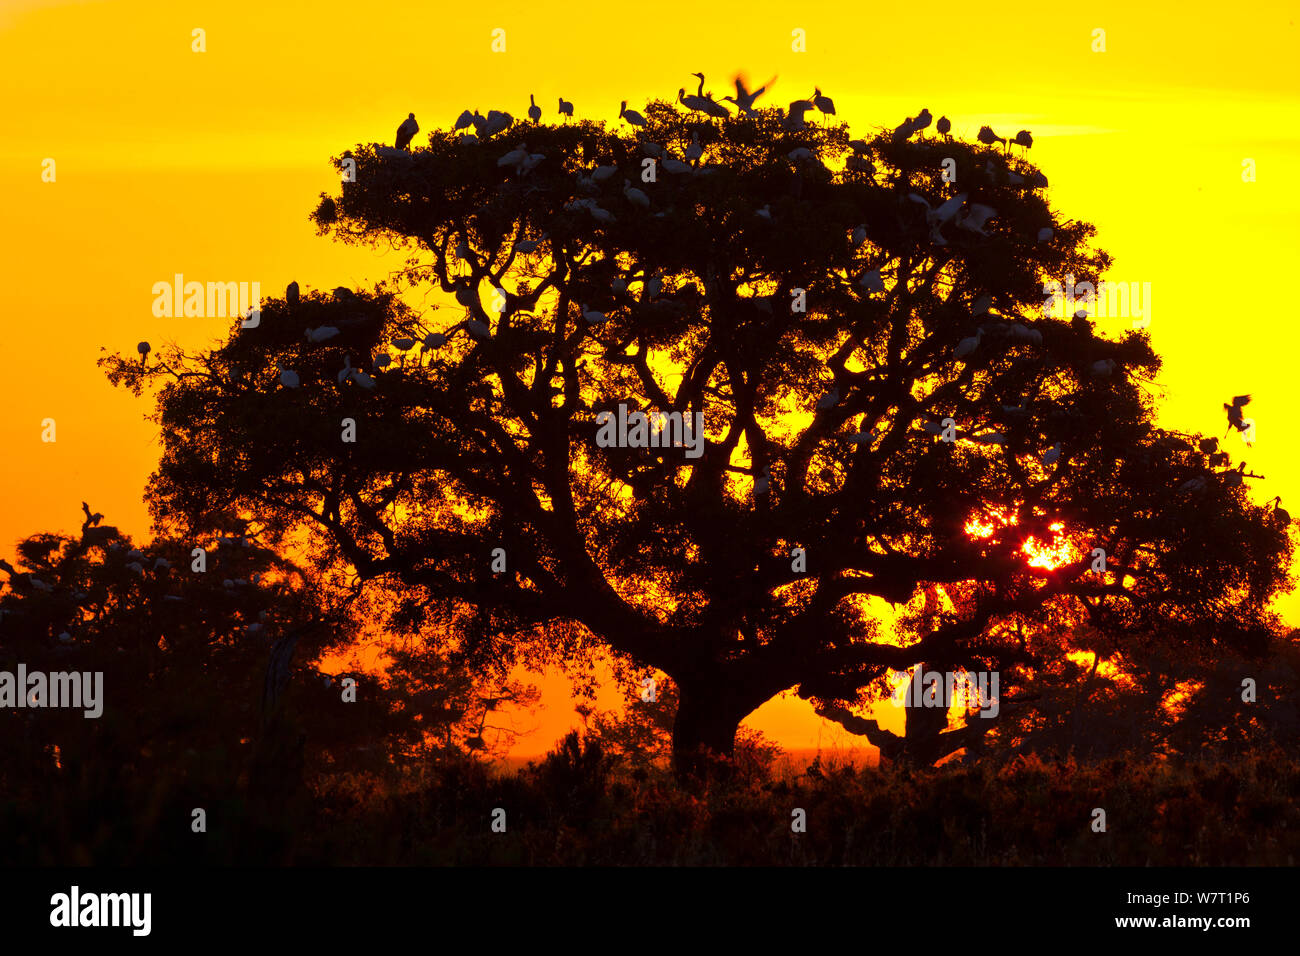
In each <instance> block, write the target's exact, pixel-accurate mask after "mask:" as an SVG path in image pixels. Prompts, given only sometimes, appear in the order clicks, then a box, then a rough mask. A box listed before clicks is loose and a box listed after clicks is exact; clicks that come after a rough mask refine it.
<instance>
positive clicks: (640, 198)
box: [623, 180, 650, 209]
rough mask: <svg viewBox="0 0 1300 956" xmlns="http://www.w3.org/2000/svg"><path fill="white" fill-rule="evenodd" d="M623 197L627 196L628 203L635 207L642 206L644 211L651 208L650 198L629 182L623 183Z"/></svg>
mask: <svg viewBox="0 0 1300 956" xmlns="http://www.w3.org/2000/svg"><path fill="white" fill-rule="evenodd" d="M623 195H624V196H626V197H627V201H628V202H630V203H632V204H633V205H634V206H641V207H642V208H644V209H649V208H650V197H649V196H647V195H646V194H645V193H644V192H642V191H641V190H640V189H637V188H636V187H635V186H633V185H632V184H631V183H629V182H628V181H627V180H624V181H623Z"/></svg>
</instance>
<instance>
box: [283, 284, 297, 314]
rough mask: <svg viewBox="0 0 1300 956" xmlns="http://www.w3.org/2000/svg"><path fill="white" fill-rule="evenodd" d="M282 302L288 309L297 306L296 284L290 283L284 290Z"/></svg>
mask: <svg viewBox="0 0 1300 956" xmlns="http://www.w3.org/2000/svg"><path fill="white" fill-rule="evenodd" d="M284 302H285V305H287V306H289V308H291V309H293V308H296V307H297V305H298V283H296V282H290V283H289V284H288V285H287V286H286V287H285V290H284Z"/></svg>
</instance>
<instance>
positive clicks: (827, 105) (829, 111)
mask: <svg viewBox="0 0 1300 956" xmlns="http://www.w3.org/2000/svg"><path fill="white" fill-rule="evenodd" d="M812 103H813V106H815V107H817V109H818V110H819V111H820V112H822V113H824V114H825V115H827V116H834V115H835V101H834V100H832V99H831V98H830V97H829V96H822V91H821V88H820V87H813V95H812Z"/></svg>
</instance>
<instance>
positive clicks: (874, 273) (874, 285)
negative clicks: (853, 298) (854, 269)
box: [858, 269, 885, 292]
mask: <svg viewBox="0 0 1300 956" xmlns="http://www.w3.org/2000/svg"><path fill="white" fill-rule="evenodd" d="M858 284H859V285H861V286H862V288H864V289H866V290H867V291H868V292H884V291H885V280H884V279H882V278H881V277H880V270H879V269H872V270H871V271H870V272H865V273H863V274H862V278H861V279H859V280H858Z"/></svg>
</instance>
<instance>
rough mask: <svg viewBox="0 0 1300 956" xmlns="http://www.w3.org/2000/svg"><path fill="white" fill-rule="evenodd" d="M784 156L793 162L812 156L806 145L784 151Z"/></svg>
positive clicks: (802, 160)
mask: <svg viewBox="0 0 1300 956" xmlns="http://www.w3.org/2000/svg"><path fill="white" fill-rule="evenodd" d="M785 155H786V158H787V159H789V160H791V161H793V162H796V163H798V162H804V161H806V160H809V159H812V158H813V153H812V150H811V149H809V148H808V147H807V146H799V147H796V148H795V149H792V150H790V152H788V153H786V154H785Z"/></svg>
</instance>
